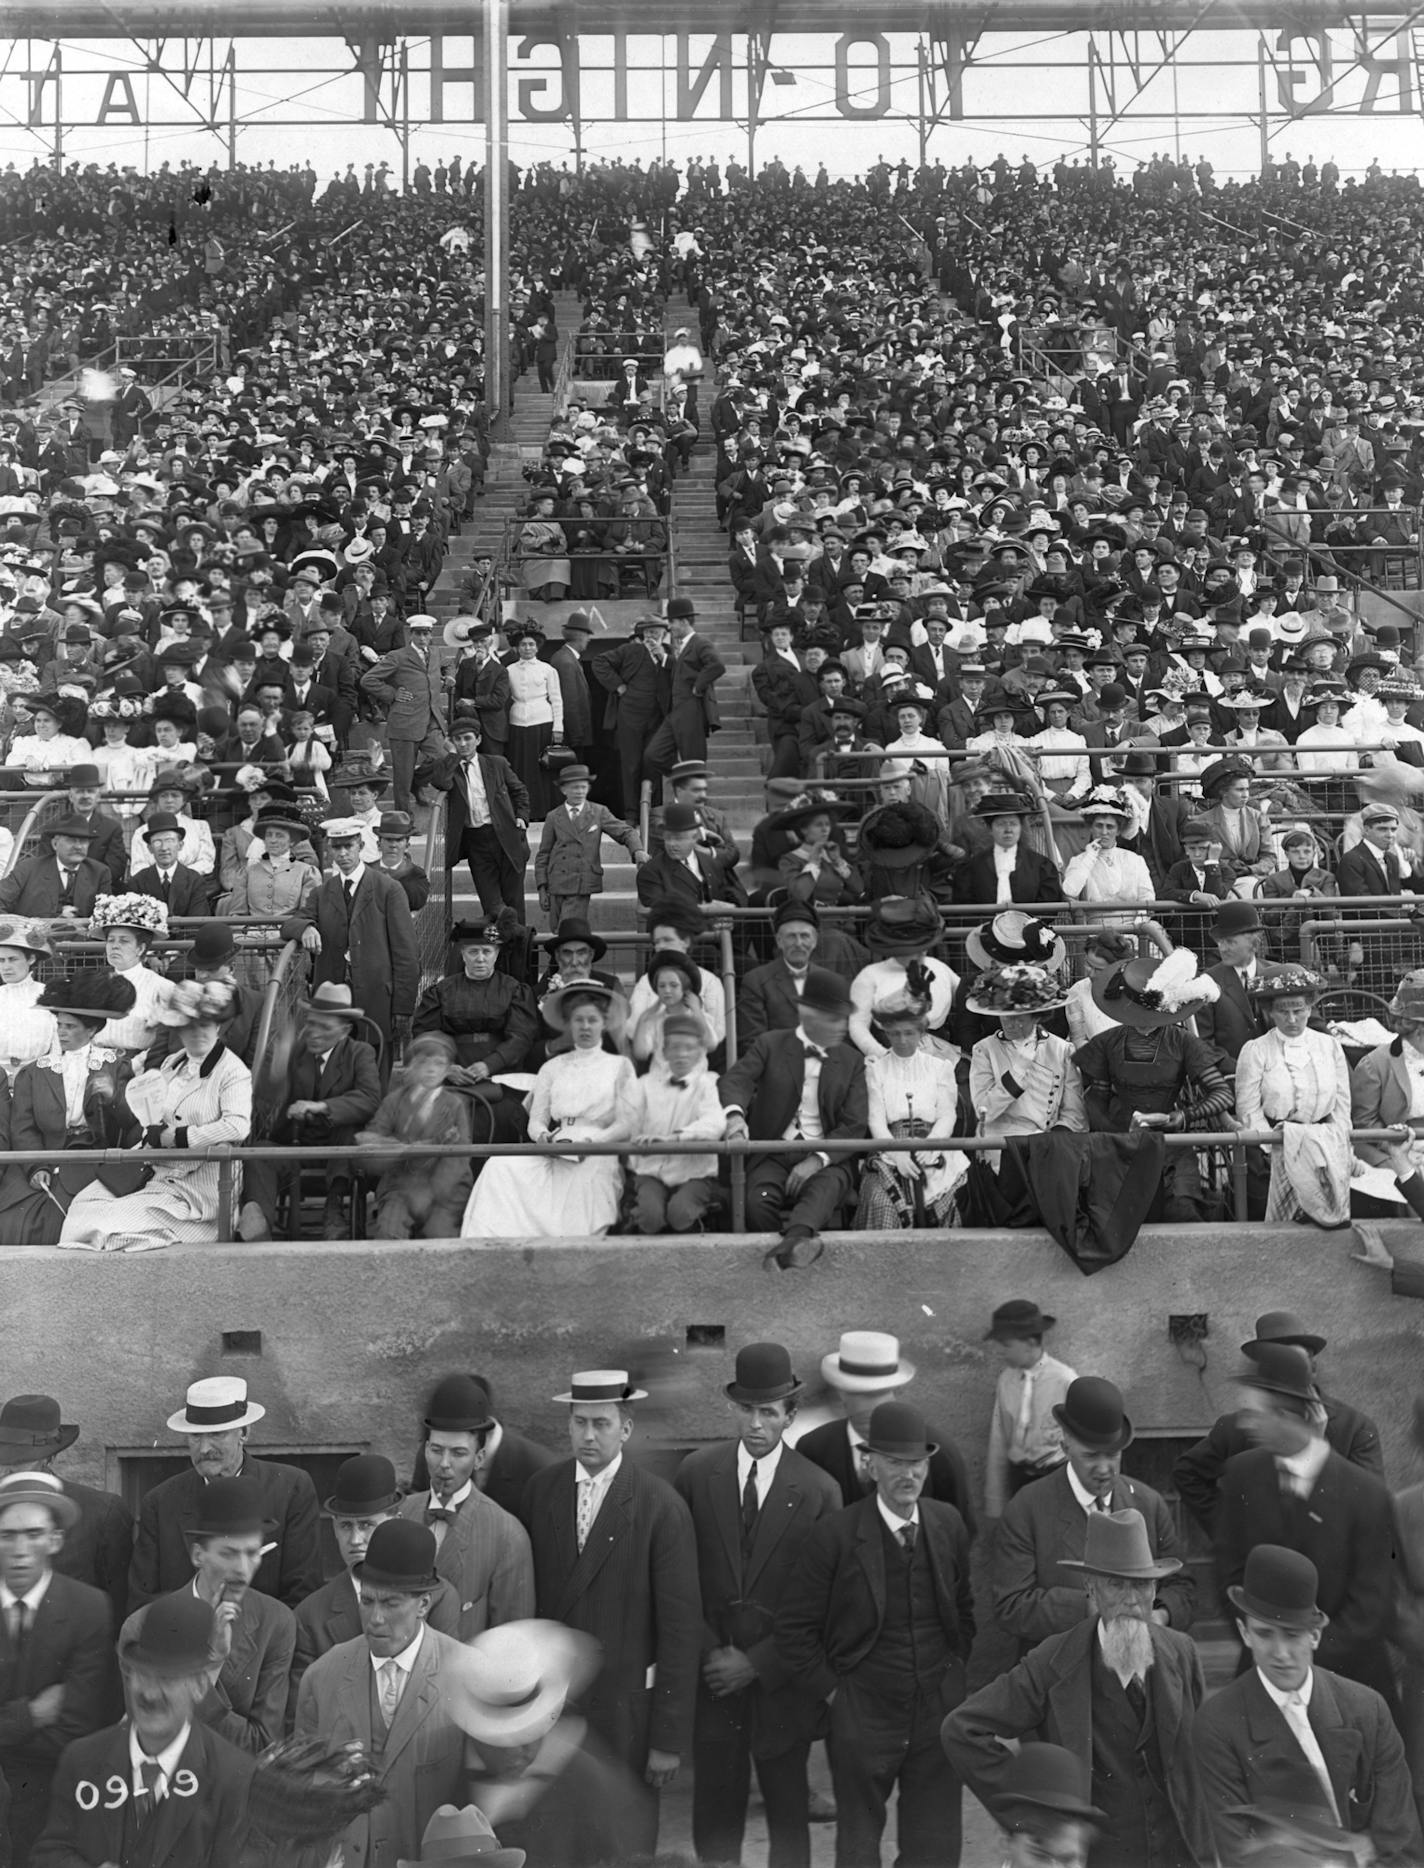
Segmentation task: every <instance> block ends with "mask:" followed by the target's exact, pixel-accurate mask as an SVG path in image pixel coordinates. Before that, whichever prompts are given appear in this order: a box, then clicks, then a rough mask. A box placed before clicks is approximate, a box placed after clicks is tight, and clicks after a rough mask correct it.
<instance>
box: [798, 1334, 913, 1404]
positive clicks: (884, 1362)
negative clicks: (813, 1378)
mask: <svg viewBox="0 0 1424 1868" xmlns="http://www.w3.org/2000/svg"><path fill="white" fill-rule="evenodd" d="M821 1376H822V1379H823V1380H824V1381H826V1382H828V1383H829V1384H830V1386H831V1387H832V1388H839V1389H841V1390H842V1391H843V1392H844V1393H847V1394H874V1393H876V1392H877V1390H879V1389H882V1388H903V1387H904V1386H905V1384H906V1383H907V1382H912V1381H913V1380H914V1379H915V1365H914V1363H913V1362H907V1361H906V1360H905V1359H904V1357H903V1356H902V1355H901V1354H900V1339H899V1337H898V1336H887V1335H886V1334H884V1333H883V1332H882V1331H880V1330H846V1331H845V1332H844V1333H843V1334H842V1336H841V1340H840V1345H839V1347H838V1348H837V1349H836V1350H835V1351H834V1352H833V1353H832V1354H830V1355H828V1356H822V1357H821Z"/></svg>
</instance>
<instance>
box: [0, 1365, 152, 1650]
mask: <svg viewBox="0 0 1424 1868" xmlns="http://www.w3.org/2000/svg"><path fill="white" fill-rule="evenodd" d="M78 1438H79V1429H78V1428H77V1427H75V1426H71V1425H66V1424H65V1423H64V1422H63V1420H62V1417H61V1415H60V1410H59V1403H58V1402H57V1401H56V1400H54V1399H53V1398H52V1397H51V1396H50V1395H12V1396H11V1397H10V1399H9V1400H8V1401H7V1402H6V1403H5V1405H4V1406H3V1407H0V1478H4V1477H5V1476H6V1475H7V1474H9V1473H12V1472H52V1471H53V1470H54V1462H55V1460H56V1459H57V1458H58V1456H59V1455H60V1454H61V1453H63V1452H64V1451H65V1449H66V1448H67V1447H71V1446H73V1444H74V1442H75V1441H76V1440H77V1439H78ZM64 1495H65V1497H66V1498H67V1499H69V1500H70V1502H71V1503H72V1504H75V1505H77V1506H78V1507H79V1520H78V1522H77V1523H76V1524H74V1525H72V1526H71V1527H70V1528H69V1529H68V1530H67V1531H66V1532H65V1533H64V1543H63V1545H62V1546H61V1548H60V1550H59V1554H58V1555H57V1556H56V1557H55V1559H54V1566H53V1567H54V1569H55V1570H56V1572H57V1573H58V1574H59V1575H60V1576H71V1577H73V1579H74V1581H75V1582H77V1583H88V1584H89V1585H90V1587H91V1588H94V1589H102V1590H103V1592H104V1594H105V1595H106V1596H107V1597H108V1598H109V1601H110V1602H111V1603H112V1604H113V1610H114V1626H115V1627H116V1628H117V1627H118V1625H119V1623H120V1622H121V1621H122V1620H123V1615H124V1610H125V1608H126V1607H127V1605H128V1593H129V1558H130V1557H131V1556H132V1554H133V1514H132V1512H130V1510H129V1508H128V1506H127V1505H126V1504H125V1503H124V1501H123V1500H122V1499H121V1498H120V1497H118V1495H117V1494H116V1493H114V1492H100V1491H96V1490H95V1488H94V1487H93V1486H90V1485H80V1484H78V1483H77V1481H75V1480H73V1479H65V1480H64Z"/></svg>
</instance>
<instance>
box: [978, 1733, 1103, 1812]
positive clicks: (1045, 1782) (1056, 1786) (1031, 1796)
mask: <svg viewBox="0 0 1424 1868" xmlns="http://www.w3.org/2000/svg"><path fill="white" fill-rule="evenodd" d="M1089 1795H1090V1789H1089V1779H1088V1773H1087V1770H1086V1768H1085V1766H1084V1765H1083V1764H1082V1762H1081V1761H1080V1760H1079V1759H1078V1758H1077V1757H1075V1756H1074V1754H1073V1753H1072V1752H1071V1751H1069V1750H1068V1749H1067V1748H1066V1747H1065V1746H1063V1745H1041V1744H1037V1743H1029V1744H1026V1745H1020V1746H1019V1748H1018V1750H1017V1751H1016V1752H1015V1753H1014V1755H1013V1756H1012V1757H1011V1758H1008V1759H1006V1760H1005V1762H1004V1767H1003V1770H1002V1771H1001V1772H1000V1774H999V1788H998V1790H997V1791H996V1792H995V1794H994V1795H993V1796H992V1797H991V1798H990V1800H989V1808H990V1810H991V1811H992V1813H993V1814H994V1815H995V1816H997V1817H998V1819H999V1821H1000V1822H1001V1823H1002V1824H1003V1825H1004V1827H1005V1828H1007V1829H1013V1828H1015V1827H1016V1826H1017V1825H1016V1824H1015V1821H1014V1819H1015V1817H1016V1815H1017V1814H1018V1813H1019V1812H1020V1811H1028V1810H1043V1811H1046V1812H1047V1813H1049V1814H1050V1815H1053V1816H1061V1817H1067V1818H1069V1819H1070V1820H1071V1819H1073V1818H1077V1820H1078V1821H1080V1822H1086V1823H1105V1822H1106V1821H1107V1820H1108V1819H1107V1817H1106V1816H1105V1815H1104V1813H1103V1812H1102V1811H1101V1810H1099V1809H1095V1808H1094V1807H1093V1805H1092V1804H1091V1803H1090V1802H1089V1801H1088V1798H1089Z"/></svg>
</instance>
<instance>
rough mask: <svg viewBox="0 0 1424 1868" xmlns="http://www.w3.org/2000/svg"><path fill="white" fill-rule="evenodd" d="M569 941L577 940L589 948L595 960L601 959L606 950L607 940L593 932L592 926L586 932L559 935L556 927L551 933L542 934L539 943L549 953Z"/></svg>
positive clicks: (554, 951)
mask: <svg viewBox="0 0 1424 1868" xmlns="http://www.w3.org/2000/svg"><path fill="white" fill-rule="evenodd" d="M570 941H578V942H580V943H581V945H583V946H585V947H589V948H591V949H592V950H593V957H594V959H595V960H601V959H602V958H603V956H604V954H606V953H607V952H608V942H607V941H606V940H604V939H603V938H602V937H601V936H600V935H598V934H595V933H594V931H593V929H592V928H590V929H589V931H588V933H587V934H564V935H561V934H560V933H559V932H558V930H557V929H556V930H555V931H554V932H553V933H552V934H544V935H542V936H541V937H540V940H539V945H540V946H541V947H545V948H547V949H548V951H549V952H550V953H556V952H557V951H558V949H559V948H560V947H562V946H564V945H566V943H568V942H570Z"/></svg>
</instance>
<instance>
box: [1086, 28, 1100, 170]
mask: <svg viewBox="0 0 1424 1868" xmlns="http://www.w3.org/2000/svg"><path fill="white" fill-rule="evenodd" d="M1088 161H1089V163H1090V165H1091V166H1092V167H1093V168H1096V167H1097V166H1098V60H1097V53H1096V51H1095V49H1094V44H1093V41H1092V39H1089V40H1088Z"/></svg>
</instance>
